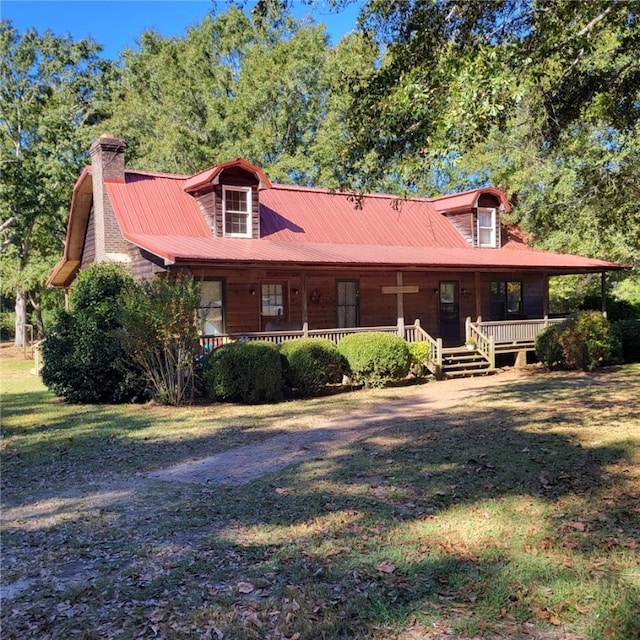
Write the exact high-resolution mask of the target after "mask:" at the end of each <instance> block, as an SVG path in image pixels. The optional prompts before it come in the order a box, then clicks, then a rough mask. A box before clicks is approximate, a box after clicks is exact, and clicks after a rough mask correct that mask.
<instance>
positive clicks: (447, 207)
mask: <svg viewBox="0 0 640 640" xmlns="http://www.w3.org/2000/svg"><path fill="white" fill-rule="evenodd" d="M484 193H490V194H491V195H494V196H496V198H498V200H500V202H502V205H503V207H504V209H505V211H510V210H511V205H510V204H509V202H508V200H507V199H506V197H505V195H504V193H502V191H500V190H499V189H496V188H495V187H482V188H480V189H471V190H470V191H462V192H461V193H452V194H450V195H446V196H438V197H437V198H432V199H431V202H432V203H433V206H434V207H435V209H436V211H438V212H439V213H444V212H445V211H446V212H453V211H461V210H465V209H472V208H474V207H477V206H478V198H479V197H480V196H481V195H482V194H484Z"/></svg>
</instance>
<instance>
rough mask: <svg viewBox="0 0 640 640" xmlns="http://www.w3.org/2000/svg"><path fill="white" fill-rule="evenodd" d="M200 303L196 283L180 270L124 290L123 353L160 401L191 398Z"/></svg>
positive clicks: (198, 347)
mask: <svg viewBox="0 0 640 640" xmlns="http://www.w3.org/2000/svg"><path fill="white" fill-rule="evenodd" d="M199 304H200V286H199V284H198V283H196V282H195V281H194V280H193V278H190V277H187V276H184V275H178V277H176V278H175V279H172V278H155V279H153V280H151V281H149V282H143V283H141V284H138V285H136V286H135V287H132V288H130V290H129V291H128V292H127V294H126V295H125V306H124V314H125V315H124V332H123V341H124V345H125V347H126V350H127V354H128V356H129V359H130V360H131V362H132V363H133V364H135V365H136V366H137V367H139V368H140V370H141V371H142V372H143V373H144V376H145V379H146V380H147V382H148V384H149V386H150V387H151V388H152V389H153V395H154V398H155V399H156V400H158V401H159V402H162V403H164V404H171V405H175V406H177V405H180V404H182V403H183V402H184V400H185V399H186V398H187V397H189V398H193V393H194V389H195V364H196V358H197V356H198V354H199V352H200V341H199V339H198V327H197V324H196V317H197V316H196V313H197V310H198V306H199Z"/></svg>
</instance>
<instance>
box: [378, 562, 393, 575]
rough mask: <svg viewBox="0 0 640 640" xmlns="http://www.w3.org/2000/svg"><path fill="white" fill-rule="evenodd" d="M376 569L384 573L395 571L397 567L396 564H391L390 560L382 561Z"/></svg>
mask: <svg viewBox="0 0 640 640" xmlns="http://www.w3.org/2000/svg"><path fill="white" fill-rule="evenodd" d="M376 569H377V570H378V571H380V572H382V573H393V572H394V571H395V570H396V569H397V567H396V565H395V564H391V563H390V562H381V563H380V564H379V565H377V566H376Z"/></svg>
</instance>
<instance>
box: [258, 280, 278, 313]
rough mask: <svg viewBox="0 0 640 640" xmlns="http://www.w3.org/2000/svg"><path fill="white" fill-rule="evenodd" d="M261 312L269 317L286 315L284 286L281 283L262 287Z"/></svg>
mask: <svg viewBox="0 0 640 640" xmlns="http://www.w3.org/2000/svg"><path fill="white" fill-rule="evenodd" d="M261 312H262V315H263V316H266V317H269V318H276V317H278V318H283V317H284V286H283V285H281V284H272V283H269V284H266V283H264V284H263V285H262V288H261Z"/></svg>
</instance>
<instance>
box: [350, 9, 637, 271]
mask: <svg viewBox="0 0 640 640" xmlns="http://www.w3.org/2000/svg"><path fill="white" fill-rule="evenodd" d="M363 25H364V28H365V29H366V30H367V31H368V32H369V33H370V34H372V37H376V38H377V39H378V41H379V42H380V44H381V45H382V46H384V47H385V54H384V56H383V57H382V58H381V62H380V64H379V67H378V69H377V71H376V73H375V74H373V75H372V76H371V77H370V78H369V81H368V82H367V83H366V84H365V85H364V86H363V87H361V89H360V90H359V91H358V94H357V97H358V99H357V100H355V101H354V103H353V104H354V109H353V110H352V111H351V120H350V127H351V129H352V131H353V132H354V136H353V138H352V147H351V149H352V150H351V153H352V154H353V155H354V156H356V157H363V156H364V155H365V154H369V157H370V158H372V170H371V173H370V175H371V181H370V183H372V184H375V183H376V182H378V183H379V182H380V181H381V179H384V176H385V175H388V173H389V172H391V173H392V175H393V176H395V177H397V180H396V185H397V188H398V189H399V190H403V189H404V190H405V191H418V192H422V193H436V192H443V191H453V190H459V189H465V188H471V187H475V186H478V185H480V184H486V183H487V182H491V183H493V184H496V185H497V186H500V187H501V188H503V189H504V190H505V191H506V192H507V193H508V195H509V197H510V198H511V200H512V201H513V202H514V203H515V204H517V207H516V209H515V212H514V216H513V218H512V219H513V220H514V221H517V222H519V223H520V224H521V226H523V227H524V228H525V229H526V230H528V231H529V232H530V233H532V234H533V236H534V239H535V241H536V242H537V243H538V244H539V245H540V246H543V247H546V248H548V249H554V250H562V251H573V252H577V253H582V254H586V255H591V256H594V257H603V258H609V259H617V260H620V261H622V262H625V263H630V264H636V265H637V264H638V254H639V250H640V218H638V216H637V206H636V203H637V202H638V200H639V191H638V186H637V185H638V184H639V177H640V176H639V173H638V172H639V170H640V169H639V167H640V163H639V157H640V128H639V126H640V125H639V122H640V64H639V62H638V58H637V51H638V50H639V47H640V5H639V4H638V3H637V2H627V1H624V0H623V1H620V2H613V1H611V0H553V1H551V0H543V1H541V2H534V1H533V0H478V1H477V2H473V3H469V2H464V1H461V0H433V1H431V2H394V3H389V2H386V1H383V0H369V2H368V3H367V4H366V6H365V10H364V14H363Z"/></svg>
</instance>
